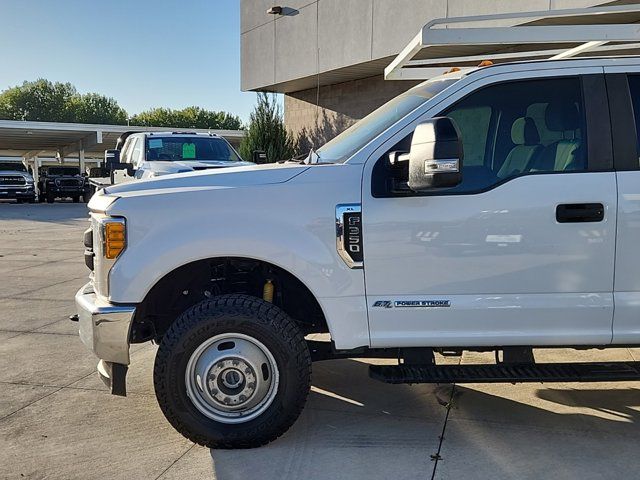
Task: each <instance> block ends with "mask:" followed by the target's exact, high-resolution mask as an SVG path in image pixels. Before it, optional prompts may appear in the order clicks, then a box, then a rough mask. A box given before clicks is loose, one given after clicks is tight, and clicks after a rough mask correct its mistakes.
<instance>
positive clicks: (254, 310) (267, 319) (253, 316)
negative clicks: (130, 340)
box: [153, 294, 311, 448]
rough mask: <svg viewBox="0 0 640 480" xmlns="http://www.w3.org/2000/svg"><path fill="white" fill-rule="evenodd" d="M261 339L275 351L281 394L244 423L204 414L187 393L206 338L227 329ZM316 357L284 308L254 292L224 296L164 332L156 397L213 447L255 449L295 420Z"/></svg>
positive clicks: (176, 422) (183, 428)
mask: <svg viewBox="0 0 640 480" xmlns="http://www.w3.org/2000/svg"><path fill="white" fill-rule="evenodd" d="M229 332H232V333H240V334H244V335H248V336H250V337H253V338H255V339H256V340H258V341H259V342H261V343H262V344H263V345H264V346H265V347H266V348H267V349H268V350H269V351H270V353H271V354H272V355H273V357H274V359H275V361H276V364H277V367H278V371H279V384H278V392H277V394H276V396H275V398H274V399H273V402H272V403H271V405H270V406H269V407H268V408H267V409H266V410H265V411H264V412H263V413H262V414H261V415H260V416H258V417H256V418H254V419H252V420H249V421H247V422H245V423H237V424H228V423H222V422H217V421H215V420H213V419H211V418H208V417H206V416H205V415H203V414H202V413H200V412H199V411H198V410H197V409H196V407H195V406H194V405H193V403H192V402H191V400H190V399H189V397H188V395H187V390H186V385H185V370H186V368H187V363H188V361H189V358H190V357H191V355H192V353H193V352H194V350H196V348H197V347H198V346H199V345H201V344H202V343H203V342H205V341H207V340H208V339H210V338H211V337H213V336H215V335H219V334H222V333H229ZM310 382H311V356H310V354H309V349H308V347H307V344H306V342H305V339H304V336H303V335H302V332H301V331H300V328H299V327H298V325H297V324H296V323H295V322H294V321H293V320H292V319H291V317H289V316H288V315H287V314H286V313H285V312H284V311H282V310H281V309H280V308H278V307H276V306H274V305H272V304H271V303H268V302H265V301H264V300H261V299H259V298H256V297H252V296H249V295H239V294H232V295H221V296H218V297H212V298H211V299H207V300H204V301H202V302H200V303H198V304H196V305H195V306H193V307H191V308H189V309H188V310H187V311H185V312H184V313H182V314H181V315H180V316H179V317H178V318H177V319H176V321H175V322H174V323H173V325H172V326H171V327H170V328H169V330H168V331H167V332H166V333H165V335H164V337H163V339H162V342H161V343H160V347H159V349H158V353H157V355H156V360H155V365H154V370H153V383H154V387H155V392H156V398H157V400H158V403H159V405H160V408H161V409H162V412H163V413H164V415H165V417H166V418H167V420H168V421H169V423H171V425H172V426H173V427H174V428H175V429H176V430H177V431H178V432H180V433H181V434H182V435H184V436H185V437H187V438H188V439H189V440H191V441H193V442H195V443H198V444H200V445H203V446H205V447H209V448H253V447H259V446H261V445H264V444H266V443H269V442H270V441H272V440H275V439H276V438H278V437H279V436H280V435H282V434H283V433H284V432H286V431H287V430H288V429H289V427H290V426H291V425H292V424H293V423H294V422H295V421H296V419H297V418H298V416H299V415H300V412H301V411H302V409H303V407H304V404H305V402H306V399H307V395H308V393H309V388H310Z"/></svg>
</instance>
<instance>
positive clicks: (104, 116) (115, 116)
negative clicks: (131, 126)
mask: <svg viewBox="0 0 640 480" xmlns="http://www.w3.org/2000/svg"><path fill="white" fill-rule="evenodd" d="M71 110H72V112H73V121H74V122H77V123H102V124H108V125H126V124H127V112H126V111H125V110H124V108H121V107H120V106H119V105H118V102H116V101H115V100H114V99H113V98H109V97H105V96H104V95H99V94H97V93H86V94H84V95H76V96H75V97H73V99H72V100H71Z"/></svg>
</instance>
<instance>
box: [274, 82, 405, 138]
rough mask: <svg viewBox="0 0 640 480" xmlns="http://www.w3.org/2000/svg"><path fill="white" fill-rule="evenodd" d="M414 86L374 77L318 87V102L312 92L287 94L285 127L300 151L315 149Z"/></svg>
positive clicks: (304, 91)
mask: <svg viewBox="0 0 640 480" xmlns="http://www.w3.org/2000/svg"><path fill="white" fill-rule="evenodd" d="M417 83H418V82H387V81H385V80H384V78H383V77H382V75H377V76H375V77H367V78H363V79H359V80H352V81H350V82H343V83H338V84H335V85H325V86H322V87H320V95H319V98H318V90H317V89H316V88H311V89H307V90H301V91H299V92H291V93H288V94H286V95H285V97H284V116H285V123H286V125H287V127H288V128H289V130H290V131H291V132H292V133H293V134H294V135H295V136H296V138H297V141H298V142H299V143H300V148H301V149H302V150H305V149H308V147H310V146H314V147H316V148H317V147H319V146H321V145H322V144H323V143H325V142H326V141H327V140H329V139H331V138H333V137H334V136H336V135H337V134H338V133H340V132H342V131H343V130H344V129H346V128H348V127H349V126H350V125H351V124H352V123H353V122H355V121H356V120H359V119H361V118H362V117H364V116H365V115H367V114H368V113H370V112H371V111H372V110H375V109H376V108H378V107H379V106H381V105H382V104H384V103H386V102H387V101H388V100H390V99H392V98H393V97H396V96H397V95H400V94H401V93H402V92H404V91H406V90H407V88H410V87H412V86H413V85H416V84H417ZM316 100H318V103H317V105H319V106H316Z"/></svg>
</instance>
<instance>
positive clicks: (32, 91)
mask: <svg viewBox="0 0 640 480" xmlns="http://www.w3.org/2000/svg"><path fill="white" fill-rule="evenodd" d="M0 118H3V119H6V120H33V121H39V122H77V123H107V124H125V123H127V112H125V111H124V110H123V109H122V108H120V107H119V106H118V103H117V102H116V101H115V100H114V99H113V98H109V97H105V96H104V95H99V94H97V93H87V94H84V95H81V94H79V93H78V92H77V90H76V88H75V87H74V86H73V85H71V84H70V83H60V82H55V83H53V82H50V81H49V80H45V79H43V78H40V79H38V80H36V81H34V82H23V83H22V85H20V86H17V87H12V88H8V89H7V90H4V91H3V92H2V93H0Z"/></svg>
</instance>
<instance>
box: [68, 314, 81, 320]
mask: <svg viewBox="0 0 640 480" xmlns="http://www.w3.org/2000/svg"><path fill="white" fill-rule="evenodd" d="M69 320H71V321H72V322H77V321H78V320H79V318H78V314H77V313H75V314H73V315H69Z"/></svg>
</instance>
